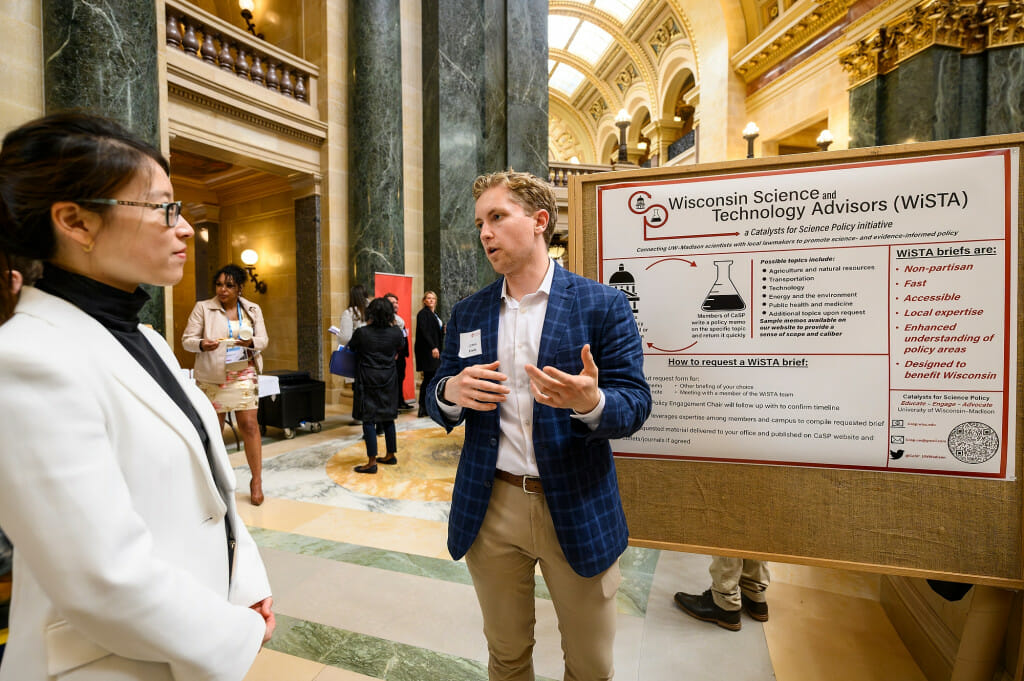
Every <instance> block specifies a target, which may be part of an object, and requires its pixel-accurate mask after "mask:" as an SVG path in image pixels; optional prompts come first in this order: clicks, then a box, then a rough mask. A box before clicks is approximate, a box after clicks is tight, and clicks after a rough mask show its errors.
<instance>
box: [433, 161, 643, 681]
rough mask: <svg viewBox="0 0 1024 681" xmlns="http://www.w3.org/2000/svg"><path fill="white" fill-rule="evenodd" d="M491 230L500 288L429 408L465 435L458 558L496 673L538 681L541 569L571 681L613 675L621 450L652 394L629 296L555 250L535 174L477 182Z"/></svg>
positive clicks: (447, 358)
mask: <svg viewBox="0 0 1024 681" xmlns="http://www.w3.org/2000/svg"><path fill="white" fill-rule="evenodd" d="M473 195H474V197H475V198H476V224H477V227H478V228H479V229H480V241H481V243H482V245H483V247H484V250H485V252H486V254H487V258H488V260H489V261H490V263H491V265H492V266H493V267H494V270H495V272H497V273H498V274H500V275H503V276H502V278H501V279H499V280H498V281H496V282H495V283H493V284H491V285H489V286H487V287H485V288H484V289H482V290H480V291H478V292H477V293H475V294H473V295H472V296H469V297H468V298H466V299H465V300H463V301H461V302H459V303H458V304H457V305H456V306H455V308H454V310H453V311H452V315H451V319H450V320H449V322H448V333H447V335H446V339H445V349H444V353H443V356H442V361H441V366H440V368H439V369H438V371H437V374H436V375H435V377H434V381H433V382H432V383H431V385H430V387H428V389H427V411H428V413H429V414H430V416H431V418H433V419H434V420H435V421H437V422H438V423H439V424H441V425H442V426H444V427H445V428H446V429H448V430H449V431H450V430H451V429H452V428H454V427H455V426H457V425H459V424H460V423H462V422H463V421H465V424H466V439H465V445H464V447H463V449H462V456H461V459H460V461H459V468H458V472H457V474H456V478H455V489H454V492H453V495H452V507H451V514H450V517H449V521H448V550H449V551H450V552H451V554H452V556H453V557H454V558H455V559H459V558H461V557H462V556H463V555H465V556H466V564H467V566H468V568H469V571H470V574H471V576H472V578H473V585H474V587H475V588H476V592H477V598H478V600H479V602H480V607H481V611H482V613H483V620H484V634H485V635H486V637H487V643H488V651H489V654H490V660H489V664H488V670H489V675H490V678H491V679H492V681H493V680H499V679H500V680H502V681H512V680H515V681H519V680H526V679H533V678H534V677H533V625H534V571H535V566H536V565H537V564H538V563H539V564H540V567H541V571H542V574H543V575H544V579H545V582H546V583H547V586H548V589H549V591H550V593H551V600H552V602H553V604H554V607H555V611H556V613H557V615H558V620H559V630H560V631H561V633H562V649H563V651H564V653H565V667H566V669H565V678H566V679H579V680H584V679H586V680H589V679H610V678H611V677H612V673H613V667H612V652H611V651H612V644H613V640H614V636H615V613H616V608H615V592H616V589H617V588H618V584H619V581H620V575H619V569H618V557H619V556H620V555H621V554H622V552H623V551H624V550H625V548H626V540H627V537H628V530H627V528H626V518H625V515H624V513H623V511H622V503H621V500H620V498H619V490H618V482H617V479H616V475H615V465H614V462H613V460H612V451H611V447H610V445H609V442H608V441H609V440H610V439H614V438H621V437H626V436H628V435H630V434H632V433H634V432H635V431H636V430H638V429H639V428H640V426H641V425H643V422H644V420H645V419H646V418H647V416H648V414H649V413H650V410H651V393H650V388H649V387H648V385H647V382H646V381H645V380H644V375H643V350H642V347H641V342H640V335H639V333H638V331H637V327H636V322H635V321H634V320H633V315H632V311H631V309H630V307H629V304H628V303H627V302H626V298H625V296H623V294H622V293H621V292H619V291H616V290H614V289H612V288H610V287H607V286H604V285H602V284H599V283H597V282H594V281H591V280H589V279H585V278H583V277H579V276H577V275H575V274H572V273H570V272H568V271H566V270H565V269H564V268H562V267H560V266H559V265H557V264H556V263H555V262H553V261H552V260H551V259H550V258H549V257H548V254H547V249H548V243H549V242H550V239H551V233H552V232H553V231H554V225H555V220H556V215H557V208H556V204H555V197H554V193H553V192H552V190H551V188H550V186H549V185H548V184H547V183H546V182H543V181H542V180H539V179H538V178H536V177H534V176H532V175H529V174H528V173H515V172H511V171H510V172H505V173H495V174H492V175H485V176H482V177H479V178H477V180H476V182H475V183H474V185H473Z"/></svg>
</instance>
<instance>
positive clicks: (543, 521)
mask: <svg viewBox="0 0 1024 681" xmlns="http://www.w3.org/2000/svg"><path fill="white" fill-rule="evenodd" d="M538 563H539V564H540V569H541V574H543V575H544V581H545V583H546V584H547V587H548V591H549V592H550V593H551V600H552V602H553V603H554V606H555V613H556V614H557V615H558V630H559V631H560V632H561V634H562V652H563V653H564V654H565V681H598V680H600V679H611V678H612V673H613V667H612V645H613V643H614V640H615V612H616V611H615V592H616V591H617V590H618V588H619V582H620V580H621V575H620V573H619V565H618V563H617V562H616V563H615V564H614V565H612V566H611V567H610V568H608V569H607V570H605V571H604V572H602V573H601V574H599V575H596V576H594V577H589V578H587V577H581V576H580V575H578V574H577V573H576V572H575V571H574V570H573V569H572V568H571V567H570V566H569V563H568V562H566V560H565V554H564V553H563V552H562V547H561V546H560V545H559V543H558V538H557V537H556V536H555V528H554V525H553V524H552V522H551V513H550V512H549V510H548V505H547V502H546V501H545V499H544V495H543V494H529V493H527V492H524V491H523V490H522V489H521V488H518V487H515V486H514V485H511V484H509V483H507V482H504V481H502V480H495V481H494V489H493V491H492V493H491V502H490V505H489V506H488V508H487V515H486V516H485V517H484V522H483V525H482V526H481V528H480V533H479V534H478V535H477V537H476V539H475V540H474V542H473V545H472V546H471V547H470V549H469V552H468V553H467V554H466V565H467V566H468V567H469V574H470V575H471V576H472V578H473V586H474V587H475V588H476V594H477V599H478V600H479V601H480V610H481V611H482V613H483V620H484V635H485V636H486V637H487V649H488V652H489V654H490V661H489V662H488V665H487V669H488V675H489V677H490V679H491V681H532V679H533V678H534V674H533V644H534V638H533V628H534V622H535V619H536V618H535V614H534V574H535V569H536V565H537V564H538Z"/></svg>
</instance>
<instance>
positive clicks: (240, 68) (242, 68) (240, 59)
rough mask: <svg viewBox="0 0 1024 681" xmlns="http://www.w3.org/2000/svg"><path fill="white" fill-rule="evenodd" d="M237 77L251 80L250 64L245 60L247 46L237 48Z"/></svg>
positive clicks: (240, 45)
mask: <svg viewBox="0 0 1024 681" xmlns="http://www.w3.org/2000/svg"><path fill="white" fill-rule="evenodd" d="M235 75H237V76H238V77H239V78H245V79H246V80H249V62H247V61H246V60H245V46H244V45H242V44H241V43H239V45H238V47H236V48H235Z"/></svg>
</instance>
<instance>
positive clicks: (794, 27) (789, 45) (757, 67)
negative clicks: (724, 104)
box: [735, 0, 855, 83]
mask: <svg viewBox="0 0 1024 681" xmlns="http://www.w3.org/2000/svg"><path fill="white" fill-rule="evenodd" d="M854 2H855V0H818V4H817V6H816V7H814V9H812V10H811V11H809V12H808V13H807V14H805V15H804V16H802V17H800V18H799V19H797V20H796V21H794V22H792V23H791V24H790V25H789V26H788V27H782V28H780V32H779V33H778V35H776V36H775V38H774V39H772V40H771V42H769V43H768V44H766V45H765V46H764V47H763V48H761V49H760V50H758V51H757V52H756V53H754V54H752V55H750V56H748V57H747V58H746V59H744V60H743V61H742V62H740V63H739V64H737V65H736V67H735V68H736V72H737V73H738V74H739V75H740V77H742V78H743V80H744V82H746V83H750V82H751V81H753V80H754V79H756V78H757V77H758V76H760V75H762V74H763V73H765V72H766V71H768V70H769V69H771V68H772V67H774V66H776V65H777V64H779V62H781V61H782V60H783V59H785V58H786V57H788V56H789V55H791V54H793V53H794V52H796V51H797V50H798V49H800V48H801V47H803V46H804V45H806V44H807V43H809V42H810V41H811V40H812V39H814V38H815V37H817V36H818V35H819V34H821V33H822V32H824V31H825V29H827V28H828V27H829V26H831V25H832V24H834V23H835V22H836V21H838V20H839V19H840V18H842V17H843V16H845V15H846V11H847V10H848V9H849V8H850V6H851V5H852V4H854Z"/></svg>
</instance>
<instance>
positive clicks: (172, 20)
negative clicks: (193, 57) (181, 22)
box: [167, 12, 181, 49]
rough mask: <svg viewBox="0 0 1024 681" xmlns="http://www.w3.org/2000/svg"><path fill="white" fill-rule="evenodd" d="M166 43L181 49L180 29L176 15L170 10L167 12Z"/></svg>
mask: <svg viewBox="0 0 1024 681" xmlns="http://www.w3.org/2000/svg"><path fill="white" fill-rule="evenodd" d="M167 44H168V45H170V46H171V47H173V48H175V49H181V30H180V28H179V27H178V17H176V16H174V15H173V14H171V13H170V12H168V13H167Z"/></svg>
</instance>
